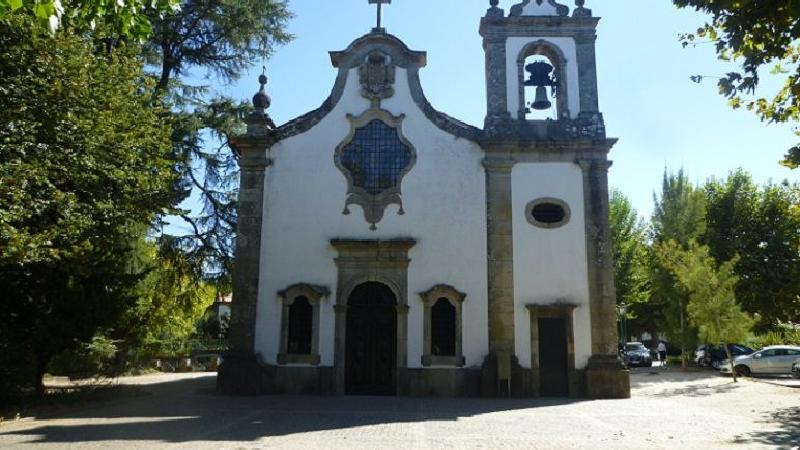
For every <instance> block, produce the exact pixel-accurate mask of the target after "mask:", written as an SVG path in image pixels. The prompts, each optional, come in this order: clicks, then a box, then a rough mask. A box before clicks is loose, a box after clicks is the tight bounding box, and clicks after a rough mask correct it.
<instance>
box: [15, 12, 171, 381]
mask: <svg viewBox="0 0 800 450" xmlns="http://www.w3.org/2000/svg"><path fill="white" fill-rule="evenodd" d="M137 54H138V51H137V49H136V48H135V47H133V46H129V47H126V46H123V47H120V48H118V49H117V50H116V51H115V52H113V53H104V52H102V51H101V52H100V53H97V51H96V47H95V46H94V45H93V43H92V42H89V41H87V40H86V39H85V37H84V36H79V35H75V34H71V33H59V35H57V36H55V37H51V36H49V35H47V34H42V33H41V32H39V31H38V30H37V28H36V26H35V25H33V24H32V22H31V21H29V20H26V18H25V16H16V17H14V18H11V19H9V20H7V21H5V22H0V79H2V80H3V84H2V85H0V124H1V125H0V248H2V249H3V251H2V252H0V289H2V291H3V294H4V298H6V299H8V300H9V301H7V302H5V303H4V307H3V308H0V321H1V322H2V323H4V324H7V325H9V326H4V327H0V330H1V331H0V342H4V343H6V344H3V345H10V344H8V343H11V342H13V343H14V346H15V349H16V351H17V352H18V353H19V354H18V355H16V356H22V357H23V358H22V361H27V362H29V363H30V364H29V366H30V367H35V369H34V370H33V372H34V378H35V383H36V384H37V385H38V388H39V389H41V384H40V380H41V375H42V373H43V372H44V369H45V367H46V365H47V362H48V361H49V359H50V358H51V357H52V356H53V355H55V354H57V353H60V352H62V351H64V350H66V349H68V348H72V347H74V346H75V345H76V343H79V342H89V341H90V340H91V339H92V337H93V336H95V335H96V333H97V332H98V331H99V330H104V329H107V328H110V327H112V326H113V325H114V323H115V322H116V320H117V319H118V318H119V315H120V314H121V313H122V312H123V311H124V310H125V308H126V307H127V306H128V305H130V304H131V303H132V302H133V301H134V299H135V293H134V291H133V289H134V287H135V286H136V284H137V283H138V281H139V280H138V278H139V277H138V276H136V275H132V274H131V273H129V272H128V271H127V268H126V264H127V261H128V258H129V255H130V254H131V251H132V249H131V245H130V243H131V242H132V241H133V240H134V239H135V238H136V237H137V236H138V233H139V229H140V227H141V226H142V224H149V223H152V222H153V220H154V219H155V218H156V216H157V215H158V214H164V213H167V212H168V211H169V210H170V208H171V206H172V205H174V204H176V203H177V202H178V201H179V200H180V199H181V196H180V195H179V194H178V193H176V191H175V189H174V186H175V185H176V184H177V182H178V181H179V174H178V173H177V172H176V170H175V162H176V161H175V159H174V158H173V156H172V148H171V146H170V126H169V125H170V120H169V115H168V113H167V111H165V110H164V109H163V108H161V107H160V106H159V104H158V103H157V102H153V99H152V96H151V95H150V91H151V90H152V84H151V83H150V81H149V78H148V77H146V76H145V75H144V73H143V62H142V61H141V59H140V58H139V57H138V56H137ZM0 353H2V354H1V355H0V358H3V359H4V358H6V357H7V356H8V355H7V354H5V353H4V352H0ZM7 364H10V363H7ZM13 364H17V365H19V364H21V362H20V360H16V361H14V363H13ZM0 365H2V364H0ZM32 381H34V380H32Z"/></svg>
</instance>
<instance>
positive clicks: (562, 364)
mask: <svg viewBox="0 0 800 450" xmlns="http://www.w3.org/2000/svg"><path fill="white" fill-rule="evenodd" d="M567 373H568V354H567V322H566V320H565V319H549V318H547V319H545V318H540V319H539V376H540V379H541V395H542V396H543V397H566V396H567V395H569V378H568V375H567Z"/></svg>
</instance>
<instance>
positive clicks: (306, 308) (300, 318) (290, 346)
mask: <svg viewBox="0 0 800 450" xmlns="http://www.w3.org/2000/svg"><path fill="white" fill-rule="evenodd" d="M312 329H313V308H312V306H311V302H309V301H308V298H307V297H305V296H303V295H301V296H299V297H297V298H295V299H294V301H293V302H292V304H291V305H290V306H289V341H288V343H287V353H288V354H290V355H309V354H311V334H312V331H313V330H312Z"/></svg>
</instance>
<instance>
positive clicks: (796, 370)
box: [792, 358, 800, 380]
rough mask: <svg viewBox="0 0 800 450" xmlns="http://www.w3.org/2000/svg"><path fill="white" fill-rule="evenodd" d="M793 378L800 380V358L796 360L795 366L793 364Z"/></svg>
mask: <svg viewBox="0 0 800 450" xmlns="http://www.w3.org/2000/svg"><path fill="white" fill-rule="evenodd" d="M792 377H794V378H797V379H798V380H800V358H797V359H796V360H794V364H792Z"/></svg>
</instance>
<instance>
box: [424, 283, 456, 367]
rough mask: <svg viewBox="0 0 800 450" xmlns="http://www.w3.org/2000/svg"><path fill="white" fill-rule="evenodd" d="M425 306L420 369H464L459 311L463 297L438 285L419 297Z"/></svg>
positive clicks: (453, 290)
mask: <svg viewBox="0 0 800 450" xmlns="http://www.w3.org/2000/svg"><path fill="white" fill-rule="evenodd" d="M420 297H422V302H423V304H424V306H425V312H424V320H425V328H424V352H423V355H422V365H423V366H456V367H462V366H464V356H463V352H462V345H461V320H462V319H461V311H462V304H463V303H464V299H465V298H466V295H465V294H463V293H461V292H459V291H458V290H456V289H455V288H454V287H452V286H448V285H444V284H440V285H437V286H434V287H432V288H431V289H429V290H428V291H426V292H423V293H421V294H420Z"/></svg>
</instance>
